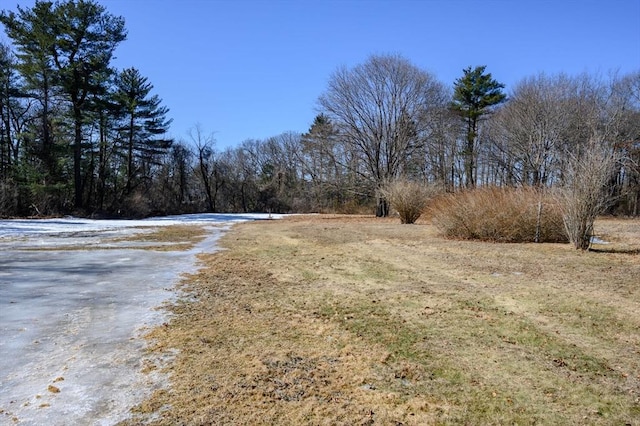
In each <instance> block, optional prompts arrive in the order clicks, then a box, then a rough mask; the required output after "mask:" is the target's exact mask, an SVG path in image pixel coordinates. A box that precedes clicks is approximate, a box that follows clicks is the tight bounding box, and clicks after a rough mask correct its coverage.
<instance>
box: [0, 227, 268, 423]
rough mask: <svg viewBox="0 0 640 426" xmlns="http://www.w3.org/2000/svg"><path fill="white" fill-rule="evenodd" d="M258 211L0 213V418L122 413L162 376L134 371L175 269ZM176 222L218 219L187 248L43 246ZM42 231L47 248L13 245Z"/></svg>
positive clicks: (83, 419)
mask: <svg viewBox="0 0 640 426" xmlns="http://www.w3.org/2000/svg"><path fill="white" fill-rule="evenodd" d="M258 218H261V216H256V215H187V216H178V217H172V218H162V219H155V220H151V221H87V220H82V219H75V218H72V219H63V220H55V221H46V220H45V221H42V220H41V221H0V424H16V423H17V424H29V425H40V424H48V425H63V424H64V425H67V424H92V425H93V424H99V425H112V424H114V423H117V422H118V421H120V420H123V419H125V418H127V417H128V416H129V412H128V410H129V409H130V408H131V407H132V406H134V405H136V404H137V403H139V402H141V401H142V400H143V399H144V398H145V397H146V396H147V395H149V394H150V393H151V392H152V391H153V390H154V389H157V388H159V387H162V386H163V385H165V383H164V382H163V378H162V377H161V376H160V375H159V374H147V375H144V374H142V373H141V372H140V370H141V368H142V367H143V360H144V356H145V355H144V347H145V342H144V340H143V339H141V338H140V337H141V334H143V332H144V329H147V328H149V327H152V326H154V325H157V324H160V323H162V322H163V321H164V320H166V319H167V313H166V312H165V311H163V310H160V309H156V308H157V307H158V306H161V305H162V304H163V303H165V302H167V301H169V300H171V299H172V298H174V297H175V295H176V293H175V291H174V285H175V284H176V283H177V282H178V281H179V278H180V274H181V273H183V272H188V271H192V270H195V269H196V267H197V266H196V255H197V254H198V253H201V252H212V251H215V250H216V241H217V239H218V238H219V237H220V236H221V235H222V233H224V232H225V231H226V230H228V229H229V227H230V226H231V223H232V222H235V221H241V220H252V219H258ZM51 222H57V223H51ZM175 223H180V224H184V223H194V224H198V225H205V226H206V225H212V224H218V226H208V227H207V229H208V237H207V238H206V239H205V240H204V241H202V242H201V243H199V244H198V245H196V246H195V247H194V248H193V249H191V250H189V251H185V252H161V251H150V250H133V249H113V248H112V249H110V250H96V249H95V247H93V248H94V249H92V250H89V251H84V250H71V251H65V250H62V249H61V250H53V251H52V250H50V246H51V241H57V243H56V244H59V246H60V247H61V248H62V247H64V246H65V245H68V244H73V245H78V244H82V243H83V238H84V237H83V234H82V233H83V232H86V233H87V234H86V235H85V237H86V236H88V235H89V234H90V235H91V237H90V238H100V233H101V232H104V233H114V232H116V233H120V234H122V233H124V234H127V233H133V232H137V231H136V230H135V229H134V227H136V226H163V225H171V224H175ZM220 224H222V225H223V226H220ZM44 235H47V236H50V237H51V238H46V237H44ZM43 239H44V240H45V241H44V242H45V244H46V245H47V247H48V250H46V251H37V250H36V251H34V250H30V251H24V250H20V248H24V247H34V246H38V245H39V244H41V243H42V240H43ZM61 240H65V241H61Z"/></svg>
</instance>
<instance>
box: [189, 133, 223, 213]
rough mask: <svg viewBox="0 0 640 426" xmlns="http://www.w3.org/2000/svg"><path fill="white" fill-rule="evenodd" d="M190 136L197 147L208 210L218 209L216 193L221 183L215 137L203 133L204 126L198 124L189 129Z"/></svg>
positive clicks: (199, 175) (199, 169) (200, 174)
mask: <svg viewBox="0 0 640 426" xmlns="http://www.w3.org/2000/svg"><path fill="white" fill-rule="evenodd" d="M189 137H190V138H191V142H192V143H193V146H194V147H195V150H196V152H195V154H196V157H197V158H198V166H197V167H198V170H197V173H196V174H197V175H198V177H199V178H200V181H201V182H202V185H203V186H204V193H205V196H206V199H207V210H208V211H210V212H215V211H216V195H217V192H218V190H219V189H220V185H221V183H220V182H219V180H217V179H215V176H214V174H215V164H214V160H215V139H214V137H213V135H209V136H206V135H204V134H203V131H202V126H201V125H200V124H196V126H195V128H194V129H190V130H189Z"/></svg>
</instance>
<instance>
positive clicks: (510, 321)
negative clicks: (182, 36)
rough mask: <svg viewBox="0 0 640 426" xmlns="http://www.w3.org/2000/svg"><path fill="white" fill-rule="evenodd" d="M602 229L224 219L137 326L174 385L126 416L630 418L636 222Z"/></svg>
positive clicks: (637, 348) (639, 328) (638, 292)
mask: <svg viewBox="0 0 640 426" xmlns="http://www.w3.org/2000/svg"><path fill="white" fill-rule="evenodd" d="M596 232H597V234H598V236H599V238H601V239H602V240H605V241H608V242H610V244H606V245H605V244H603V245H597V246H596V247H595V249H596V250H597V251H592V252H586V253H585V252H580V251H576V250H574V249H573V248H571V246H570V245H568V244H492V243H481V242H471V241H452V240H446V239H443V238H441V237H439V236H437V233H436V231H435V229H434V228H433V227H432V226H431V225H430V224H428V223H426V222H423V223H420V222H419V223H418V224H416V225H401V224H400V223H399V220H398V219H394V220H391V219H385V220H380V219H374V218H369V217H348V216H295V217H291V218H287V219H284V220H272V221H258V222H249V223H242V224H239V225H235V226H234V228H233V229H232V230H231V231H230V232H229V233H227V234H226V235H225V236H224V237H223V238H222V239H221V240H220V245H221V246H222V247H224V248H225V249H226V250H223V251H220V252H217V253H215V254H207V255H202V256H201V257H200V260H201V262H202V265H201V266H202V268H201V269H200V270H199V272H197V273H195V274H193V275H189V276H187V277H185V280H184V282H183V288H182V289H183V290H184V291H185V295H184V297H183V298H182V299H181V301H180V302H179V303H177V304H176V305H174V306H173V307H171V311H172V312H173V317H172V320H171V321H170V322H169V323H167V324H164V325H163V326H161V327H159V328H157V329H155V330H153V331H152V332H151V333H150V335H149V336H148V338H149V339H150V342H151V349H150V350H151V351H152V352H153V353H154V354H157V355H171V354H173V355H171V357H170V358H169V360H168V361H167V357H166V356H165V357H164V359H165V361H164V362H161V361H157V362H156V363H155V364H152V363H151V364H148V365H147V369H165V370H166V371H167V372H168V373H169V375H170V385H169V387H168V388H167V389H165V390H160V391H156V392H155V394H154V395H153V396H152V397H151V398H150V399H149V400H147V401H146V402H145V403H143V404H141V405H140V406H138V407H136V408H135V409H134V413H133V418H132V419H131V420H129V421H126V422H124V423H123V424H137V423H142V422H144V423H149V424H157V425H174V424H185V425H200V424H250V425H283V424H291V425H299V424H313V425H369V424H380V425H399V424H404V425H425V424H470V425H478V424H500V425H503V424H549V425H551V424H553V425H559V424H572V425H573V424H608V425H609V424H610V425H624V424H630V425H640V254H639V253H640V221H638V220H612V219H606V220H600V221H598V222H597V223H596ZM158 359H160V358H158Z"/></svg>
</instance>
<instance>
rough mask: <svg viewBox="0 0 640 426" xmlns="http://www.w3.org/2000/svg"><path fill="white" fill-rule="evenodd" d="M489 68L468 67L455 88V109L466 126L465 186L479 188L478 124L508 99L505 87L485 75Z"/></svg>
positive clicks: (463, 153) (453, 105) (456, 82)
mask: <svg viewBox="0 0 640 426" xmlns="http://www.w3.org/2000/svg"><path fill="white" fill-rule="evenodd" d="M485 69H486V66H484V65H483V66H478V67H475V68H474V69H471V67H468V68H467V69H465V70H464V71H463V72H464V75H463V76H462V77H460V78H459V79H457V80H456V81H455V83H454V85H453V89H454V91H453V103H452V107H453V110H454V111H455V112H457V113H458V114H459V115H460V117H462V119H463V120H464V122H465V124H466V127H467V129H466V143H465V146H464V149H463V151H462V155H463V157H464V164H465V185H466V186H467V187H474V186H475V184H476V164H475V156H476V146H477V138H478V124H479V123H480V120H481V119H482V118H483V117H484V116H485V115H487V114H488V113H489V112H490V109H491V107H492V106H494V105H497V104H499V103H501V102H503V101H504V100H505V99H506V95H505V94H504V93H503V92H502V89H504V84H501V83H498V82H497V81H496V80H494V79H493V78H492V76H491V73H486V74H485Z"/></svg>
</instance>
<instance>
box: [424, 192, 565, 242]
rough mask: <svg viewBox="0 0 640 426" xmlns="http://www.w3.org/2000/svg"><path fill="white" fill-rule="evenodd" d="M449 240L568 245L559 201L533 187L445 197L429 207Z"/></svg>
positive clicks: (433, 218) (436, 200)
mask: <svg viewBox="0 0 640 426" xmlns="http://www.w3.org/2000/svg"><path fill="white" fill-rule="evenodd" d="M429 213H430V214H431V220H432V222H433V223H434V225H436V226H437V227H438V229H439V230H440V231H441V232H442V234H443V235H444V236H446V237H448V238H459V239H466V240H483V241H495V242H512V243H515V242H566V241H567V238H566V235H565V233H564V228H563V222H562V214H561V210H560V207H559V205H558V202H557V199H556V198H555V197H553V196H552V195H551V194H548V193H546V192H543V191H541V190H538V189H536V188H533V187H523V188H498V187H485V188H479V189H475V190H471V191H464V192H460V193H456V194H446V195H442V196H440V197H438V198H437V199H435V200H433V202H432V203H431V204H430V206H429Z"/></svg>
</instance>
